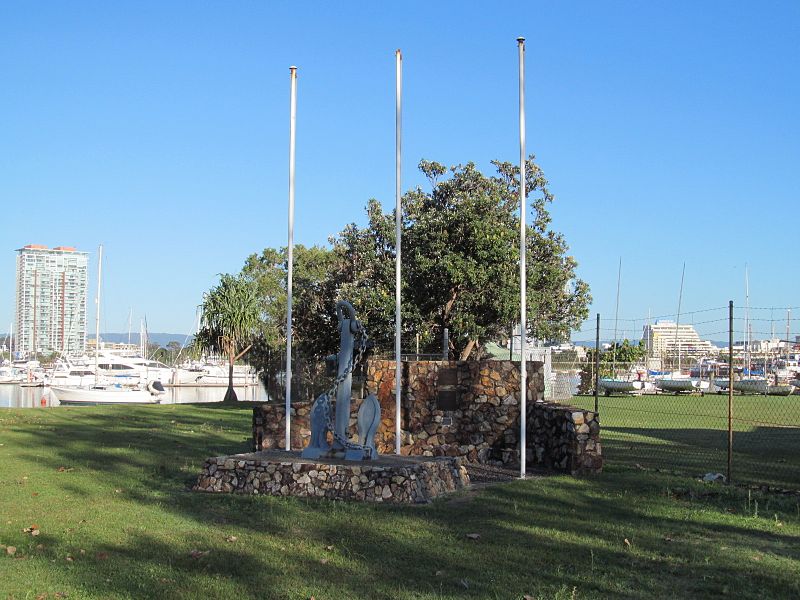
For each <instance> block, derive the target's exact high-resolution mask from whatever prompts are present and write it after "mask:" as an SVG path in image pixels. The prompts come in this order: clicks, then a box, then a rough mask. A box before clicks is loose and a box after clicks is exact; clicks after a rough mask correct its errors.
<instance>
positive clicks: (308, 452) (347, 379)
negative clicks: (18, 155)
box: [301, 301, 381, 460]
mask: <svg viewBox="0 0 800 600" xmlns="http://www.w3.org/2000/svg"><path fill="white" fill-rule="evenodd" d="M336 316H337V318H338V320H339V340H340V342H339V354H338V355H337V356H331V357H328V361H329V362H333V363H334V364H336V381H335V382H334V384H333V386H332V387H331V388H330V389H329V390H328V391H327V392H325V393H323V394H321V395H320V396H319V397H318V398H317V399H316V400H315V401H314V405H313V406H312V408H311V439H310V440H309V443H308V446H306V448H305V449H304V450H303V452H302V454H301V455H302V456H303V458H320V457H323V458H342V459H345V460H370V459H374V458H377V456H378V451H377V449H376V448H375V433H376V432H377V430H378V425H380V422H381V407H380V404H379V403H378V399H377V398H376V397H375V394H370V395H369V396H367V397H366V398H365V399H364V401H363V402H362V404H361V407H360V408H359V410H358V417H357V429H358V442H352V441H351V440H350V438H349V436H348V434H347V430H348V425H349V424H350V397H351V394H352V387H353V369H354V368H355V366H356V365H357V364H358V363H359V362H360V361H361V358H362V356H363V354H364V350H365V349H366V345H367V334H366V332H365V331H364V327H363V326H362V325H361V323H359V322H358V320H357V319H356V312H355V309H354V308H353V306H352V305H351V304H350V303H349V302H344V301H340V302H337V303H336ZM354 350H355V351H356V355H355V357H353V351H354ZM334 394H335V395H336V410H335V414H333V413H334V411H333V410H332V407H331V397H332V396H333V395H334ZM328 432H331V433H332V434H333V444H329V443H328V439H327V438H328Z"/></svg>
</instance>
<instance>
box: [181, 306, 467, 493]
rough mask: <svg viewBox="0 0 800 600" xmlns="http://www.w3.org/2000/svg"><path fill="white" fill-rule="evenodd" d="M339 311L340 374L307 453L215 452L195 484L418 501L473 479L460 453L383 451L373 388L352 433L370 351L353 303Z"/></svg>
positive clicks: (322, 400) (316, 407) (321, 401)
mask: <svg viewBox="0 0 800 600" xmlns="http://www.w3.org/2000/svg"><path fill="white" fill-rule="evenodd" d="M336 315H337V317H338V324H339V337H340V347H339V353H338V354H337V355H335V356H331V357H328V362H329V364H333V365H335V367H336V379H335V380H334V382H333V385H332V386H331V387H330V388H329V389H328V391H327V392H325V393H324V394H322V395H320V396H319V398H317V399H316V401H315V402H314V404H313V408H312V410H311V415H310V426H311V427H310V428H311V435H310V437H309V438H308V444H307V446H306V447H305V448H303V449H302V450H301V451H300V452H294V451H290V452H287V451H284V450H261V451H258V452H249V453H243V454H234V455H231V456H216V457H212V458H208V459H206V461H205V463H204V464H203V470H202V472H201V473H200V475H199V476H198V478H197V483H196V484H195V485H194V487H193V489H194V490H196V491H202V492H217V493H241V494H266V495H272V496H300V497H310V496H314V497H321V498H328V499H332V500H356V501H365V502H393V503H416V502H428V501H429V500H431V499H432V498H435V497H436V496H440V495H442V494H447V493H449V492H453V491H456V490H459V489H463V488H464V487H466V486H467V485H469V475H468V474H467V470H466V468H465V466H464V460H463V459H462V458H459V457H445V456H442V457H432V456H415V457H411V456H397V455H383V456H379V455H378V451H377V449H376V447H375V435H376V433H377V431H378V428H379V426H380V425H381V409H380V404H379V402H378V400H377V398H376V397H375V395H374V394H370V395H369V396H367V397H366V398H365V399H363V400H362V401H361V406H360V407H359V410H358V413H357V417H356V429H357V431H356V433H357V438H356V440H355V441H354V440H352V439H351V438H350V432H349V431H348V429H349V423H350V403H351V393H352V380H353V370H354V369H355V367H356V366H357V365H358V364H359V362H360V361H361V359H362V357H363V355H364V350H365V349H366V347H367V335H366V332H365V331H364V328H363V326H362V325H361V323H359V321H358V320H357V319H356V315H355V310H354V309H353V307H352V305H351V304H350V303H349V302H338V303H337V304H336ZM334 397H335V398H336V403H335V406H334V403H333V401H332V399H333V398H334ZM276 408H277V406H276ZM299 426H301V425H300V424H297V425H295V427H299Z"/></svg>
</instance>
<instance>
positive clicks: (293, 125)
mask: <svg viewBox="0 0 800 600" xmlns="http://www.w3.org/2000/svg"><path fill="white" fill-rule="evenodd" d="M289 73H290V75H289V77H290V79H291V89H292V91H291V95H290V101H289V106H290V108H289V243H288V255H289V256H288V258H287V263H288V267H287V276H286V296H287V300H286V304H287V307H286V451H287V452H288V451H289V450H291V449H292V436H291V430H292V427H291V418H292V417H291V410H292V267H293V266H294V151H295V134H296V131H297V67H289Z"/></svg>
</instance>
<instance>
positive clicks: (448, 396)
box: [436, 369, 459, 410]
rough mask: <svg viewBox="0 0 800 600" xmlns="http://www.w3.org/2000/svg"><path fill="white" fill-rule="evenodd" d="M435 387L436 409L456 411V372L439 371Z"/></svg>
mask: <svg viewBox="0 0 800 600" xmlns="http://www.w3.org/2000/svg"><path fill="white" fill-rule="evenodd" d="M436 387H437V394H436V408H437V409H438V410H457V409H458V400H459V398H458V370H456V369H440V370H439V377H438V381H437V385H436Z"/></svg>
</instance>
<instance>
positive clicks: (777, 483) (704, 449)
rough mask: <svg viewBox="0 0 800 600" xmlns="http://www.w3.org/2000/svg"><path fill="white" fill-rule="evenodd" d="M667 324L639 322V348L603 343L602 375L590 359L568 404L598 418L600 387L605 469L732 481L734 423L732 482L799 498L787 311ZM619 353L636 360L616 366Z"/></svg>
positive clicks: (609, 326) (605, 329)
mask: <svg viewBox="0 0 800 600" xmlns="http://www.w3.org/2000/svg"><path fill="white" fill-rule="evenodd" d="M770 313H771V314H770ZM779 316H780V318H779ZM668 317H671V318H667V319H665V318H663V317H661V318H651V319H650V320H649V321H648V320H645V319H639V320H638V321H639V322H640V324H641V331H642V333H641V337H640V338H636V342H638V339H642V340H643V342H642V345H641V347H639V345H638V343H628V344H627V345H626V346H625V347H623V344H621V343H620V342H619V340H620V339H622V337H621V336H620V337H619V338H618V339H617V343H616V344H614V343H613V341H612V342H610V343H608V342H607V343H606V349H605V352H603V353H601V360H600V361H599V369H598V365H597V361H596V358H597V357H596V356H595V355H594V352H593V350H591V351H590V352H589V356H587V359H586V361H585V362H584V364H583V365H582V370H581V373H580V376H581V377H580V383H579V386H578V387H579V392H580V393H579V394H577V395H575V396H574V397H573V398H572V399H571V400H570V401H569V402H570V403H572V404H575V405H577V406H580V407H581V408H589V409H593V408H594V406H595V398H594V395H593V392H594V381H595V378H596V377H597V379H599V387H598V396H597V400H596V401H597V408H598V411H599V414H600V422H601V424H602V431H603V433H602V437H603V447H604V455H605V460H606V463H607V464H608V465H609V466H612V467H613V466H614V465H622V466H627V467H633V468H642V469H660V470H664V471H670V472H676V473H681V474H686V475H691V476H700V477H701V476H704V475H705V474H707V473H722V474H725V475H727V474H728V453H729V417H730V439H731V441H732V443H731V445H730V475H731V480H732V482H733V483H738V484H755V485H768V486H771V487H776V488H783V489H793V490H800V395H798V394H797V390H798V389H799V387H798V386H800V368H798V361H797V359H798V358H800V343H798V339H797V338H793V337H792V335H791V332H792V329H793V328H796V321H797V320H796V319H793V318H792V317H791V309H782V310H781V311H779V310H778V309H764V308H750V309H749V310H748V309H736V310H735V311H732V312H729V307H721V308H715V309H707V310H703V311H694V312H693V313H689V314H688V315H683V317H684V318H685V319H686V320H685V321H683V325H681V324H680V322H679V321H678V315H669V316H668ZM620 320H622V319H620ZM624 321H625V322H627V323H630V322H632V321H634V320H628V319H625V320H624ZM731 325H732V327H731ZM621 330H622V328H621V327H619V326H618V325H617V326H615V325H614V323H613V321H612V322H609V321H608V320H606V321H603V322H601V323H600V332H599V335H597V332H596V331H595V332H593V333H595V334H596V336H597V337H599V338H600V339H609V338H608V337H607V336H608V334H609V332H611V331H616V332H617V333H618V334H619V332H620V331H621ZM629 331H630V328H629ZM777 332H780V333H777ZM631 333H633V332H631ZM731 337H732V338H733V344H732V350H733V351H732V352H731V348H730V346H731V344H730V338H731ZM615 348H616V349H618V351H619V353H620V355H623V354H624V352H627V353H628V355H630V353H631V348H634V351H633V352H634V354H636V353H637V352H638V353H639V354H640V356H638V357H636V360H631V361H624V360H616V359H615V358H614V356H613V351H614V349H615ZM731 354H732V356H733V360H732V361H731V360H730V356H731ZM731 362H732V365H733V366H732V368H733V374H732V376H733V394H732V398H731V399H730V414H729V397H728V386H729V381H730V379H729V378H730V376H731V374H730V373H729V366H728V365H729V364H731Z"/></svg>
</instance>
